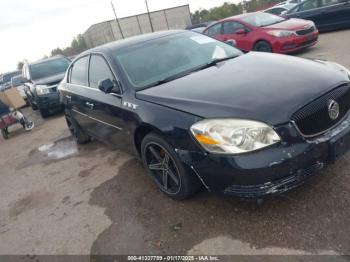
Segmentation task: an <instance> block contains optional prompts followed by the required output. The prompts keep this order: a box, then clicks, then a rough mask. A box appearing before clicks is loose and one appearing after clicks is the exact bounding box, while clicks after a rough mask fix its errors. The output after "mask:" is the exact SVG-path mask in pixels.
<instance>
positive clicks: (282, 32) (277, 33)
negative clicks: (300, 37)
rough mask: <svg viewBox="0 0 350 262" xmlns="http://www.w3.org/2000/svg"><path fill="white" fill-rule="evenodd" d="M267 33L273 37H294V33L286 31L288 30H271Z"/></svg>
mask: <svg viewBox="0 0 350 262" xmlns="http://www.w3.org/2000/svg"><path fill="white" fill-rule="evenodd" d="M267 33H268V34H269V35H272V36H275V37H288V36H292V35H296V33H295V32H294V31H288V30H273V31H268V32H267Z"/></svg>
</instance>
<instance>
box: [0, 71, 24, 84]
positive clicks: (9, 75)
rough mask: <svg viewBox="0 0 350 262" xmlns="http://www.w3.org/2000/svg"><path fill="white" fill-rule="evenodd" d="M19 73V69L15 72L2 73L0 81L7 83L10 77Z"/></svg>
mask: <svg viewBox="0 0 350 262" xmlns="http://www.w3.org/2000/svg"><path fill="white" fill-rule="evenodd" d="M20 74H21V72H20V71H16V72H12V73H7V74H4V75H3V76H2V77H1V79H0V82H2V83H9V82H11V78H12V77H14V76H17V75H20Z"/></svg>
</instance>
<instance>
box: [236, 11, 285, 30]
mask: <svg viewBox="0 0 350 262" xmlns="http://www.w3.org/2000/svg"><path fill="white" fill-rule="evenodd" d="M241 19H242V20H243V21H244V22H246V23H248V24H250V25H252V26H257V27H262V26H268V25H273V24H277V23H280V22H283V21H285V20H286V19H285V18H282V17H280V16H277V15H273V14H269V13H256V14H253V15H249V16H246V17H243V18H241Z"/></svg>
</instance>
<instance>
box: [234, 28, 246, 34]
mask: <svg viewBox="0 0 350 262" xmlns="http://www.w3.org/2000/svg"><path fill="white" fill-rule="evenodd" d="M246 33H247V31H246V30H245V29H238V30H237V31H236V34H237V35H245V34H246Z"/></svg>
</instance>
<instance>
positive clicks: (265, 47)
mask: <svg viewBox="0 0 350 262" xmlns="http://www.w3.org/2000/svg"><path fill="white" fill-rule="evenodd" d="M254 51H257V52H266V53H272V47H271V45H270V44H269V43H268V42H266V41H259V42H257V43H256V44H255V45H254Z"/></svg>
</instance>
